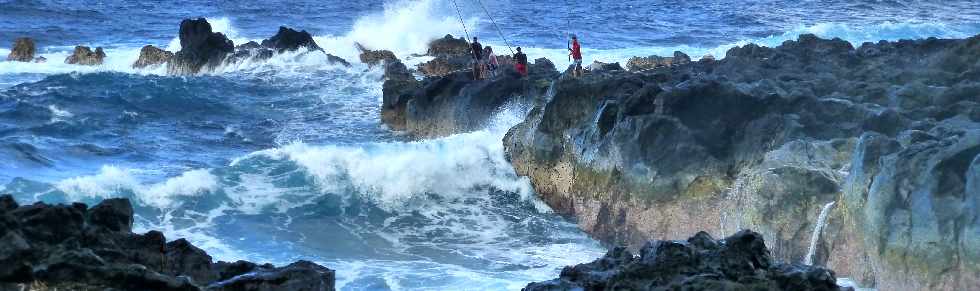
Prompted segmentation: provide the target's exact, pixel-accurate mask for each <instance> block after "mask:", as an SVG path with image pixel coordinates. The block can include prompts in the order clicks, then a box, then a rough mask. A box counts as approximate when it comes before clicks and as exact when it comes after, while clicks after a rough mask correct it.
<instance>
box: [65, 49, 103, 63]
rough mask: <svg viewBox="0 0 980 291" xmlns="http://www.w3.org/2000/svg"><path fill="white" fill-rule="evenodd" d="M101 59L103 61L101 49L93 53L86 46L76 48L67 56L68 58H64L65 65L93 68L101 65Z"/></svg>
mask: <svg viewBox="0 0 980 291" xmlns="http://www.w3.org/2000/svg"><path fill="white" fill-rule="evenodd" d="M103 59H105V52H104V51H102V48H101V47H97V48H95V51H94V52H93V51H92V49H91V48H89V47H87V46H76V47H75V52H74V53H72V54H71V55H70V56H68V58H65V63H66V64H70V65H83V66H95V65H101V64H102V60H103Z"/></svg>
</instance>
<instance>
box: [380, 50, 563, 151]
mask: <svg viewBox="0 0 980 291" xmlns="http://www.w3.org/2000/svg"><path fill="white" fill-rule="evenodd" d="M528 71H529V77H528V78H521V76H520V74H518V73H517V71H516V70H515V69H514V68H513V67H510V66H506V67H501V68H500V69H499V71H498V72H499V74H498V75H497V76H496V77H494V78H490V79H487V80H476V81H474V80H473V77H472V76H471V74H470V73H469V72H465V71H462V72H454V73H451V74H449V75H446V76H443V77H429V78H426V79H425V80H423V81H422V82H417V81H415V79H414V77H412V76H411V73H410V72H408V69H407V68H404V65H402V64H401V63H396V64H394V65H392V66H389V67H388V68H387V70H386V81H385V85H384V89H383V98H382V99H383V100H382V119H383V121H384V122H385V124H386V125H388V126H389V127H391V128H392V129H395V130H404V131H407V132H409V133H411V134H412V135H415V136H417V137H438V136H447V135H451V134H456V133H460V132H467V131H473V130H478V129H481V128H485V126H486V125H487V123H488V122H489V120H490V119H491V118H492V117H493V114H494V113H496V112H497V111H498V110H499V109H501V108H502V107H503V106H504V105H506V104H510V103H513V104H529V103H531V102H533V100H534V99H536V98H538V97H540V96H542V95H544V94H545V92H546V91H547V89H548V87H549V85H550V84H551V79H552V78H554V77H556V76H557V75H558V72H557V71H556V70H555V66H554V64H553V63H551V62H550V61H548V60H547V59H538V60H535V63H533V64H531V65H529V69H528Z"/></svg>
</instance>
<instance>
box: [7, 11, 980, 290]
mask: <svg viewBox="0 0 980 291" xmlns="http://www.w3.org/2000/svg"><path fill="white" fill-rule="evenodd" d="M85 2H95V1H5V0H0V58H4V57H5V56H6V55H7V54H8V53H9V49H10V45H11V44H12V43H13V40H14V39H15V38H17V37H23V36H27V37H32V38H34V39H35V40H36V42H37V44H38V47H39V53H40V55H43V56H45V57H46V58H47V59H48V62H47V63H43V64H30V63H13V62H0V192H6V193H12V194H14V195H15V197H17V199H18V200H19V201H20V202H21V203H29V202H32V201H38V200H43V201H48V202H66V201H85V202H89V203H94V202H97V201H99V200H101V199H104V198H107V197H129V198H130V199H131V200H132V201H133V202H134V204H136V212H137V221H136V224H137V227H138V230H139V231H146V230H150V229H158V230H162V231H164V232H165V233H166V234H167V236H168V238H169V239H175V238H177V237H186V238H188V239H190V240H191V241H192V242H194V243H195V244H196V245H198V246H201V247H203V248H204V249H206V250H207V251H208V252H210V253H212V254H213V255H215V256H216V259H221V260H237V259H248V260H255V261H270V262H274V263H286V262H290V261H293V260H297V259H308V260H313V261H316V262H319V263H321V264H324V265H326V266H328V267H330V268H334V269H337V270H338V277H339V278H338V286H339V287H340V289H342V290H388V289H390V290H518V289H520V288H521V287H523V286H524V284H526V283H527V282H530V281H539V280H546V279H550V278H554V277H555V276H557V274H558V272H559V271H560V269H561V267H562V266H565V265H571V264H576V263H582V262H587V261H591V260H593V259H595V258H596V257H598V256H600V255H601V254H603V253H604V252H605V250H604V248H602V247H601V246H600V245H599V244H598V243H597V242H596V241H594V240H592V239H590V238H588V236H586V235H585V234H584V233H582V232H581V231H579V230H578V229H577V227H576V226H575V225H574V224H573V223H571V222H569V221H566V220H564V219H562V218H561V217H558V216H557V215H555V214H553V213H551V211H550V210H549V209H548V208H547V206H545V205H544V204H543V203H542V202H541V201H539V200H538V199H537V198H535V194H534V192H533V189H532V188H531V185H530V184H529V182H528V180H527V179H526V178H522V177H518V176H516V175H515V173H514V171H513V169H512V168H511V165H510V164H509V163H508V162H507V161H506V160H505V158H504V155H503V148H502V145H501V142H500V139H501V138H502V137H503V135H504V133H506V130H507V129H508V128H509V127H511V126H513V125H515V124H516V123H518V122H520V121H521V119H522V118H523V116H524V114H525V113H526V111H527V110H528V109H527V108H521V107H520V106H516V105H515V106H510V107H508V108H506V110H502V112H501V113H500V114H498V116H497V117H496V118H495V120H494V122H493V123H492V124H490V125H489V126H488V127H487V128H486V129H484V130H481V131H477V132H472V133H466V134H459V135H455V136H451V137H446V138H441V139H433V140H422V141H414V140H410V139H409V138H407V137H405V136H402V135H400V134H398V133H396V132H393V131H391V130H389V129H387V128H385V127H384V126H383V125H382V124H381V123H380V118H379V107H380V103H381V81H380V80H381V75H382V73H381V72H380V71H378V70H373V69H369V68H367V66H366V65H363V64H359V63H357V50H356V49H355V48H354V45H353V44H354V42H359V43H362V44H364V45H366V46H368V47H370V48H374V49H390V50H392V51H394V52H395V53H396V54H397V55H398V56H399V57H400V58H402V59H405V60H406V61H407V62H408V63H410V64H411V63H413V62H414V63H417V62H420V61H424V58H420V57H413V55H414V54H417V53H424V52H425V49H426V44H427V42H428V41H429V40H432V39H434V38H437V37H442V36H443V35H446V34H453V35H456V36H462V35H470V36H479V37H480V38H481V39H482V41H483V42H484V43H486V44H489V45H493V46H495V49H496V51H498V52H503V51H507V50H508V48H507V45H508V44H510V45H512V46H521V47H524V48H525V51H526V52H528V54H529V56H530V57H531V58H538V57H548V58H550V59H551V60H553V61H555V62H556V63H557V64H559V65H563V64H565V62H567V59H566V56H565V53H566V52H565V47H566V41H567V39H566V36H567V35H568V34H576V35H578V36H579V38H580V39H581V41H582V44H583V47H584V48H585V50H584V53H585V58H586V62H591V61H592V60H599V61H604V62H616V61H619V62H623V61H625V60H626V59H627V58H629V57H631V56H647V55H651V54H658V55H671V54H672V53H673V51H675V50H681V51H684V52H686V53H688V54H689V55H691V56H692V57H695V58H697V57H700V56H702V55H704V54H712V55H714V56H716V57H723V56H724V55H725V51H726V50H728V49H729V48H731V47H733V46H737V45H743V44H746V43H750V42H754V43H758V44H761V45H766V46H776V45H779V44H780V43H782V42H783V41H785V40H789V39H795V38H796V37H797V36H798V35H800V34H803V33H813V34H816V35H818V36H821V37H825V38H832V37H839V38H842V39H845V40H847V41H850V42H852V43H854V44H855V45H860V43H862V42H866V41H878V40H882V39H885V40H897V39H907V38H912V39H916V38H927V37H939V38H964V37H969V36H972V35H975V34H978V33H980V5H978V3H977V2H975V1H934V2H928V1H806V0H801V1H535V3H528V2H530V1H510V0H502V1H487V0H482V2H481V1H477V0H456V3H457V4H458V5H459V8H460V11H461V15H457V13H456V8H455V7H454V4H453V1H451V0H450V1H435V0H422V1H170V2H160V1H98V2H95V3H85ZM674 2H682V3H674ZM481 4H482V5H481ZM483 5H485V7H486V9H487V11H489V13H490V16H491V17H492V18H493V20H495V21H496V23H497V24H498V25H499V28H500V30H501V31H502V32H503V36H504V37H505V38H506V41H505V40H504V38H502V37H501V35H500V33H498V32H497V29H496V28H495V27H494V25H493V23H492V22H491V20H490V18H491V17H488V16H487V14H486V12H485V11H484V8H483V7H484V6H483ZM460 16H461V18H462V22H464V23H465V24H466V27H467V30H466V31H464V30H463V27H462V25H461V23H460V22H461V20H460ZM191 17H206V18H208V20H209V21H210V22H211V24H212V26H213V27H214V28H215V29H216V30H218V31H221V32H223V33H225V34H226V35H228V36H229V37H230V38H231V39H232V40H233V41H234V42H235V43H236V44H240V43H244V42H247V41H249V40H261V39H264V38H267V37H270V36H272V35H273V34H275V32H276V30H277V29H278V27H279V26H280V25H285V26H288V27H292V28H296V29H303V30H307V31H309V32H311V33H312V34H313V35H315V38H316V40H317V42H318V44H319V45H320V46H321V47H323V48H324V49H325V50H326V52H328V53H331V54H334V55H338V56H341V57H343V58H346V59H348V60H351V61H352V62H354V66H353V67H351V68H346V67H340V66H333V65H329V64H328V63H327V61H326V60H325V58H323V57H320V56H315V55H301V54H290V53H287V54H282V55H277V56H275V57H274V58H273V59H271V60H270V61H268V62H260V63H242V64H236V65H231V66H226V67H222V68H220V69H219V70H218V71H217V72H214V73H209V74H205V75H202V76H195V77H168V76H165V74H164V72H163V70H162V69H160V68H150V69H145V70H136V69H132V68H131V66H130V65H131V64H132V63H133V62H134V61H135V60H136V58H137V56H138V54H139V49H140V48H141V47H142V46H143V45H147V44H152V45H156V46H159V47H163V48H167V49H169V50H171V51H176V50H179V49H180V44H179V41H178V40H177V31H178V27H179V23H180V21H181V19H184V18H191ZM75 45H88V46H101V47H103V48H105V49H106V53H107V55H108V56H107V58H106V61H105V63H104V64H103V65H101V66H96V67H82V66H75V65H66V64H64V63H63V60H64V58H65V57H67V56H68V55H69V54H70V51H71V50H72V48H73V47H74V46H75Z"/></svg>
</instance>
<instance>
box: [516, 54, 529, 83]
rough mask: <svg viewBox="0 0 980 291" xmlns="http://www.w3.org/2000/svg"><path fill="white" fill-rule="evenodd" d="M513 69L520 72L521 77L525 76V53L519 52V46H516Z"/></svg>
mask: <svg viewBox="0 0 980 291" xmlns="http://www.w3.org/2000/svg"><path fill="white" fill-rule="evenodd" d="M514 69H517V72H518V73H520V74H521V77H522V78H523V77H527V55H525V54H524V53H523V52H521V47H517V53H516V54H514Z"/></svg>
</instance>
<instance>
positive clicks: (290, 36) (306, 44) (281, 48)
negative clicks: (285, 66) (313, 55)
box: [262, 26, 323, 53]
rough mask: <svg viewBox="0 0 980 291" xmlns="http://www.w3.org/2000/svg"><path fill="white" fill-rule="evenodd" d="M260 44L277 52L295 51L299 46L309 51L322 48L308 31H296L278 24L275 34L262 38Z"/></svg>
mask: <svg viewBox="0 0 980 291" xmlns="http://www.w3.org/2000/svg"><path fill="white" fill-rule="evenodd" d="M262 46H263V47H266V48H269V49H272V50H274V51H276V52H278V53H283V52H287V51H296V50H298V49H301V48H303V49H307V50H311V51H322V50H323V49H321V48H320V46H318V45H317V44H316V41H314V40H313V36H312V35H310V33H309V32H306V31H305V30H303V31H296V30H293V29H292V28H288V27H285V26H280V27H279V32H277V33H276V35H274V36H272V37H271V38H269V39H266V40H263V41H262Z"/></svg>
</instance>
